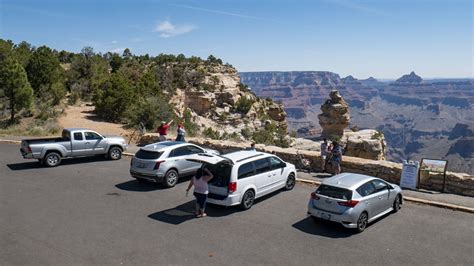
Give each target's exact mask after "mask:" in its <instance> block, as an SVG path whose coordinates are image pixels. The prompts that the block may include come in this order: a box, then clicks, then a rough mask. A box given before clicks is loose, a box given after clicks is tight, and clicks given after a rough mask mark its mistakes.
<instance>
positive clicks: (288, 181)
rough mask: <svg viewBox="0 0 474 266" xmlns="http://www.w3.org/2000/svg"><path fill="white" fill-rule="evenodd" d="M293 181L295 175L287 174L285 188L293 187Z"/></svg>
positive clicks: (294, 181)
mask: <svg viewBox="0 0 474 266" xmlns="http://www.w3.org/2000/svg"><path fill="white" fill-rule="evenodd" d="M295 183H296V178H295V175H294V174H293V173H291V174H289V175H288V178H287V179H286V184H285V190H292V189H293V188H294V187H295Z"/></svg>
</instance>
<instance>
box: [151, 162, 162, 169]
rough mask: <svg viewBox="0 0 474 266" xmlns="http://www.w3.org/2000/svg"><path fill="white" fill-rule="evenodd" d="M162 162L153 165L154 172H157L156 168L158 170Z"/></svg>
mask: <svg viewBox="0 0 474 266" xmlns="http://www.w3.org/2000/svg"><path fill="white" fill-rule="evenodd" d="M162 162H164V161H158V162H156V163H155V167H153V169H154V170H158V168H160V164H161V163H162Z"/></svg>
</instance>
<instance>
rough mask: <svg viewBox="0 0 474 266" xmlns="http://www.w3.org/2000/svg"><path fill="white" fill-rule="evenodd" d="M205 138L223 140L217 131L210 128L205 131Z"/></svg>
mask: <svg viewBox="0 0 474 266" xmlns="http://www.w3.org/2000/svg"><path fill="white" fill-rule="evenodd" d="M203 134H204V137H206V138H210V139H221V135H220V134H219V132H218V131H217V130H213V129H212V128H210V127H208V128H206V129H205V130H204V131H203Z"/></svg>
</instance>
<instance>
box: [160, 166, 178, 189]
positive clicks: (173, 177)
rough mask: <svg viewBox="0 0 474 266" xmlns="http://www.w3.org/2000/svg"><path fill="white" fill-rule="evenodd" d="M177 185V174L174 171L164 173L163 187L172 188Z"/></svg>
mask: <svg viewBox="0 0 474 266" xmlns="http://www.w3.org/2000/svg"><path fill="white" fill-rule="evenodd" d="M176 183H178V172H176V170H169V171H168V172H166V175H165V178H164V179H163V185H164V186H165V187H174V186H175V185H176Z"/></svg>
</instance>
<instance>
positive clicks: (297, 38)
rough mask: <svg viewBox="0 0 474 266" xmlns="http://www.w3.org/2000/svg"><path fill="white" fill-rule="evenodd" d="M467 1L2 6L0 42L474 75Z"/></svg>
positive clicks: (347, 70) (206, 0) (387, 75)
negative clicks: (127, 49)
mask: <svg viewBox="0 0 474 266" xmlns="http://www.w3.org/2000/svg"><path fill="white" fill-rule="evenodd" d="M473 13H474V12H473V1H472V0H313V1H309V0H307V1H306V0H305V1H299V0H271V1H270V0H215V1H210V0H194V1H191V0H188V1H186V0H183V1H180V0H177V1H171V0H167V1H165V0H135V1H125V0H115V1H113V0H102V1H101V0H95V1H93V0H84V1H79V0H64V1H60V0H41V1H40V0H29V1H28V0H0V38H2V39H10V40H12V41H14V42H15V43H18V42H21V41H27V42H29V43H31V44H32V45H34V46H41V45H47V46H49V47H51V48H54V49H57V50H67V51H72V52H79V51H80V50H81V49H82V48H83V47H85V46H91V47H93V48H94V51H96V52H108V51H113V52H118V53H120V54H121V53H122V52H123V50H124V49H125V48H129V49H130V50H131V51H132V53H133V54H137V55H140V54H146V53H148V54H150V55H153V56H155V55H158V54H160V53H171V54H180V53H182V54H184V55H186V56H192V55H195V56H199V57H202V58H207V57H208V56H209V55H210V54H212V55H214V56H216V57H218V58H221V59H222V60H223V61H224V62H228V63H229V64H231V65H233V66H234V67H236V68H237V70H238V71H240V72H246V71H308V70H314V71H331V72H335V73H337V74H339V75H341V77H344V76H347V75H352V76H354V77H356V78H368V77H370V76H373V77H376V78H380V79H394V78H398V77H400V76H402V75H404V74H407V73H410V72H411V71H415V72H416V73H417V74H418V75H420V76H422V77H423V78H466V77H470V78H472V77H474V66H473V61H474V47H473V35H474V32H473V24H474V23H473Z"/></svg>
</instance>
